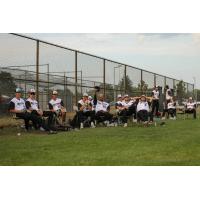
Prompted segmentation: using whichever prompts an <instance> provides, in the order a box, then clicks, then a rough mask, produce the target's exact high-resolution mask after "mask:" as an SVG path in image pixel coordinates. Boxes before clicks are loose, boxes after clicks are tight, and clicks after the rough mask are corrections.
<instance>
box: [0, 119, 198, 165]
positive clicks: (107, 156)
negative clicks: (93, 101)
mask: <svg viewBox="0 0 200 200" xmlns="http://www.w3.org/2000/svg"><path fill="white" fill-rule="evenodd" d="M18 132H19V130H17V129H16V128H5V129H3V130H1V131H0V165H3V166H5V165H6V166H10V165H12V166H16V165H17V166H185V165H186V166H197V165H198V166H199V165H200V121H199V120H193V119H187V120H181V119H179V120H177V121H167V122H166V126H157V127H154V126H152V127H148V128H144V127H138V126H134V127H128V128H123V127H117V128H96V129H84V130H81V131H77V132H65V133H59V134H57V135H47V134H44V133H42V134H41V133H29V134H27V133H22V135H21V136H17V133H18Z"/></svg>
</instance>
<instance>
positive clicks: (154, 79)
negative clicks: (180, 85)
mask: <svg viewBox="0 0 200 200" xmlns="http://www.w3.org/2000/svg"><path fill="white" fill-rule="evenodd" d="M156 86H157V84H156V74H154V87H156Z"/></svg>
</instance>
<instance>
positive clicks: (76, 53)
mask: <svg viewBox="0 0 200 200" xmlns="http://www.w3.org/2000/svg"><path fill="white" fill-rule="evenodd" d="M77 71H78V52H77V51H75V105H77V103H78V88H77V85H78V75H77Z"/></svg>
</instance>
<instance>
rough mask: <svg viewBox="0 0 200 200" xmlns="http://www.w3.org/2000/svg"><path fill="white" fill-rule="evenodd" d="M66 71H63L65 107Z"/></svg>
mask: <svg viewBox="0 0 200 200" xmlns="http://www.w3.org/2000/svg"><path fill="white" fill-rule="evenodd" d="M66 99H67V98H66V73H65V72H64V98H63V100H64V102H65V107H66V106H67V101H66Z"/></svg>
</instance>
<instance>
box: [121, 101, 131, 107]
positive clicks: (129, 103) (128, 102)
mask: <svg viewBox="0 0 200 200" xmlns="http://www.w3.org/2000/svg"><path fill="white" fill-rule="evenodd" d="M121 104H122V106H123V107H130V106H132V105H133V101H122V103H121Z"/></svg>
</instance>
